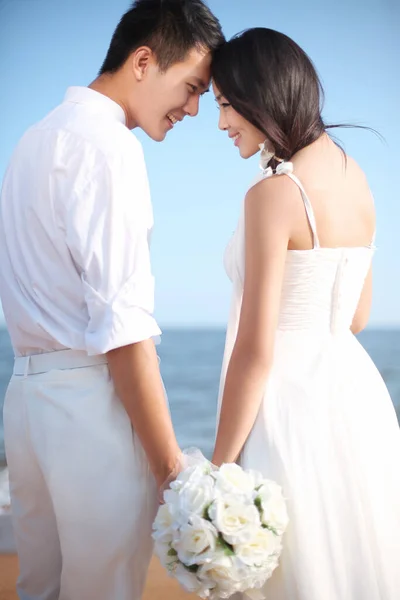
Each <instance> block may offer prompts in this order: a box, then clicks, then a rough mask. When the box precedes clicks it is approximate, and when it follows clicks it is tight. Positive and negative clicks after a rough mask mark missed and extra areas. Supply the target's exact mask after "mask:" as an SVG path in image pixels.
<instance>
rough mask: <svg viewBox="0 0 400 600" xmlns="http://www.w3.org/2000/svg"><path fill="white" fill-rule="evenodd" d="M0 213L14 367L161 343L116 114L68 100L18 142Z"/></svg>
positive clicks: (106, 105)
mask: <svg viewBox="0 0 400 600" xmlns="http://www.w3.org/2000/svg"><path fill="white" fill-rule="evenodd" d="M0 210H1V215H0V236H1V237H0V294H1V300H2V304H3V310H4V315H5V318H6V323H7V327H8V330H9V333H10V336H11V341H12V344H13V347H14V350H15V353H16V355H22V356H24V355H28V354H36V353H40V352H49V351H52V350H61V349H64V348H72V349H76V350H85V351H86V352H87V353H88V354H103V353H105V352H107V351H108V350H111V349H113V348H117V347H120V346H124V345H127V344H131V343H134V342H139V341H142V340H145V339H148V338H150V337H153V336H158V335H159V334H160V333H161V332H160V329H159V328H158V326H157V323H156V322H155V320H154V318H153V316H152V312H153V308H154V280H153V276H152V273H151V266H150V256H149V236H150V233H151V230H152V226H153V211H152V206H151V199H150V192H149V185H148V179H147V172H146V165H145V162H144V157H143V151H142V147H141V145H140V143H139V141H138V140H137V139H136V138H135V136H134V135H133V134H132V133H131V132H130V131H129V130H128V129H127V127H126V126H125V114H124V111H123V110H122V108H121V107H120V106H119V105H118V104H116V103H115V102H113V101H112V100H110V99H109V98H107V97H106V96H103V95H102V94H100V93H98V92H95V91H94V90H91V89H89V88H85V87H73V88H69V89H68V91H67V94H66V97H65V99H64V102H63V103H62V104H61V105H59V106H58V107H57V108H55V110H53V111H52V112H51V113H50V114H49V115H48V116H47V117H45V119H44V120H43V121H41V122H40V123H38V124H36V125H34V126H33V127H32V128H30V129H29V130H28V131H27V132H26V133H25V135H24V136H23V137H22V139H21V141H20V142H19V144H18V146H17V148H16V150H15V152H14V154H13V157H12V159H11V162H10V165H9V167H8V169H7V171H6V174H5V177H4V181H3V187H2V192H1V205H0Z"/></svg>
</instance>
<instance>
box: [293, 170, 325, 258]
mask: <svg viewBox="0 0 400 600" xmlns="http://www.w3.org/2000/svg"><path fill="white" fill-rule="evenodd" d="M287 176H288V177H290V179H291V180H292V181H294V182H295V183H296V184H297V186H298V188H299V189H300V193H301V197H302V198H303V202H304V208H305V209H306V213H307V218H308V222H309V223H310V227H311V231H312V234H313V240H314V248H319V247H320V244H319V239H318V234H317V223H316V221H315V215H314V211H313V207H312V204H311V202H310V199H309V197H308V196H307V194H306V191H305V189H304V187H303V184H302V183H301V181H300V179H299V178H298V177H296V175H294V174H293V173H288V174H287Z"/></svg>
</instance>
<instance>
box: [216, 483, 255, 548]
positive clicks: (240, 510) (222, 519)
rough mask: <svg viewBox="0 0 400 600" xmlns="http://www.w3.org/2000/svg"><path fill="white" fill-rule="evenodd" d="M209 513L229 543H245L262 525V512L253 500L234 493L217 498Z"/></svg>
mask: <svg viewBox="0 0 400 600" xmlns="http://www.w3.org/2000/svg"><path fill="white" fill-rule="evenodd" d="M208 514H209V517H210V519H211V520H212V522H213V524H214V525H215V527H216V528H217V530H218V531H219V532H220V533H222V535H223V538H224V540H225V541H226V542H228V544H232V545H236V544H245V543H246V542H248V541H249V540H251V538H252V537H253V536H254V531H255V529H256V528H259V527H260V526H261V523H260V513H259V512H258V510H257V507H256V506H255V504H254V503H253V502H251V501H244V500H243V498H240V497H239V498H238V497H236V496H232V495H228V494H227V495H225V496H223V497H220V498H217V499H216V500H215V501H214V502H213V503H212V505H211V506H210V508H209V509H208Z"/></svg>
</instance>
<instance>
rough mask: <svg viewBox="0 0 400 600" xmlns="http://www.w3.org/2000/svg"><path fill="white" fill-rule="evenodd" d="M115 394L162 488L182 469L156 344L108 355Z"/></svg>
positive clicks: (134, 345)
mask: <svg viewBox="0 0 400 600" xmlns="http://www.w3.org/2000/svg"><path fill="white" fill-rule="evenodd" d="M107 357H108V364H109V368H110V373H111V377H112V378H113V381H114V385H115V390H116V392H117V394H118V396H119V398H120V400H121V402H122V403H123V405H124V406H125V409H126V412H127V413H128V416H129V418H130V420H131V422H132V425H133V428H134V430H135V432H136V433H137V435H138V436H139V438H140V441H141V443H142V445H143V448H144V450H145V452H146V454H147V457H148V460H149V463H150V468H151V470H152V472H153V474H154V477H155V478H156V481H157V483H158V485H159V486H161V485H162V484H163V483H164V482H165V481H166V479H167V478H168V477H169V476H171V475H173V473H174V470H175V469H176V468H178V467H179V464H178V458H179V455H180V449H179V446H178V443H177V441H176V437H175V434H174V430H173V427H172V422H171V417H170V414H169V410H168V405H167V402H166V399H165V395H164V387H163V384H162V380H161V376H160V371H159V368H158V359H157V354H156V350H155V347H154V343H153V341H152V340H145V341H142V342H138V343H137V344H130V345H129V346H123V347H122V348H116V349H115V350H111V351H110V352H108V353H107Z"/></svg>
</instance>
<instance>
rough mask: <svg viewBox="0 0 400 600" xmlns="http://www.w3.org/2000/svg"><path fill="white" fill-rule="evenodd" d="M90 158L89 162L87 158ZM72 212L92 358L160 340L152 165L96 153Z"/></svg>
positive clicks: (70, 235)
mask: <svg viewBox="0 0 400 600" xmlns="http://www.w3.org/2000/svg"><path fill="white" fill-rule="evenodd" d="M86 158H87V157H86ZM88 164H89V165H90V169H89V170H88V175H87V177H85V178H84V180H83V182H82V177H81V178H80V180H79V183H80V185H79V188H78V189H74V190H73V194H72V200H71V201H70V203H69V206H68V210H67V211H66V213H65V219H66V223H65V231H66V238H67V245H68V248H69V251H70V253H71V256H72V260H73V261H74V263H75V266H76V268H77V270H78V272H79V274H80V277H81V281H82V286H83V293H84V299H85V303H86V306H87V311H88V325H87V329H86V332H85V341H86V350H87V352H88V354H90V355H93V354H104V353H105V352H108V351H109V350H112V349H114V348H119V347H121V346H126V345H128V344H133V343H136V342H140V341H143V340H146V339H149V338H151V337H155V336H158V335H159V334H160V333H161V331H160V329H159V327H158V325H157V323H156V321H155V320H154V318H153V314H152V313H153V310H154V278H153V275H152V272H151V264H150V249H149V239H150V234H151V230H152V226H153V214H152V207H151V201H150V192H149V187H148V180H147V173H146V167H145V163H144V157H143V154H142V149H141V147H140V146H138V148H137V149H136V150H135V153H134V155H133V156H132V155H130V156H129V158H128V157H127V156H124V157H123V156H117V157H111V158H110V157H103V156H98V155H96V154H95V155H94V156H91V159H90V160H89V161H88Z"/></svg>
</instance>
